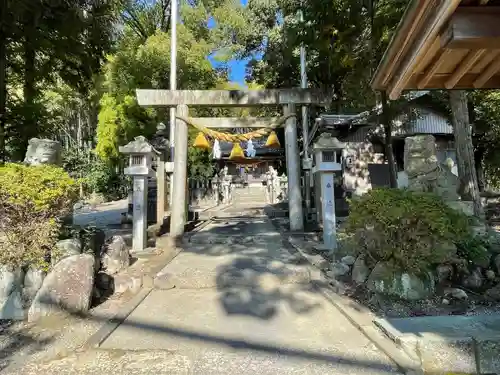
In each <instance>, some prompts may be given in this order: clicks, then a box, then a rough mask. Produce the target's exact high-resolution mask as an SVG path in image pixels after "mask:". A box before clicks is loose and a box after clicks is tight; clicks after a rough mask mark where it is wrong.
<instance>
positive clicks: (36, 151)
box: [24, 138, 62, 165]
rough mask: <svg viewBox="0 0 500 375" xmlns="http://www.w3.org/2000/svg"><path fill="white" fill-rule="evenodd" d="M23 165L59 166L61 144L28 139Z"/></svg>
mask: <svg viewBox="0 0 500 375" xmlns="http://www.w3.org/2000/svg"><path fill="white" fill-rule="evenodd" d="M24 163H25V164H28V165H41V164H54V165H61V164H62V159H61V144H60V143H59V142H57V141H51V140H50V139H38V138H32V139H30V140H29V144H28V149H27V150H26V155H25V157H24Z"/></svg>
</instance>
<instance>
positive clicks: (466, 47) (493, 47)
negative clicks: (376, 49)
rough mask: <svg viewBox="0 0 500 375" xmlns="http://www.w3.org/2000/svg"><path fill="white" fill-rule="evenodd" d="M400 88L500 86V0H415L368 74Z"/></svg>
mask: <svg viewBox="0 0 500 375" xmlns="http://www.w3.org/2000/svg"><path fill="white" fill-rule="evenodd" d="M371 84H372V88H373V89H375V90H381V91H387V93H388V95H389V98H390V99H392V100H395V99H397V98H399V96H400V95H401V92H402V91H403V90H425V89H448V90H450V89H482V88H500V0H413V1H412V2H411V3H410V4H409V6H408V8H407V10H406V12H405V14H404V16H403V18H402V20H401V22H400V24H399V26H398V28H397V30H396V31H395V34H394V36H393V38H392V40H391V43H390V44H389V47H388V48H387V50H386V52H385V54H384V57H383V58H382V61H381V62H380V64H379V66H378V68H377V71H376V72H375V75H374V77H373V79H372V83H371Z"/></svg>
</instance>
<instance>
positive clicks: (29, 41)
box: [18, 11, 38, 159]
mask: <svg viewBox="0 0 500 375" xmlns="http://www.w3.org/2000/svg"><path fill="white" fill-rule="evenodd" d="M35 13H36V11H34V12H30V11H27V12H26V15H25V17H26V19H25V24H24V28H25V33H26V35H25V39H24V45H23V49H24V51H23V52H24V56H23V59H24V61H23V64H24V83H23V98H24V118H23V120H24V123H23V126H22V132H21V143H20V149H19V150H18V153H19V155H18V157H19V158H21V159H22V158H23V157H24V154H25V153H26V150H27V148H28V142H29V140H30V139H31V138H33V137H36V136H37V135H38V129H37V114H36V96H37V89H36V50H35V45H36V32H37V31H36V23H37V15H36V14H35Z"/></svg>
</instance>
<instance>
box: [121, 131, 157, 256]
mask: <svg viewBox="0 0 500 375" xmlns="http://www.w3.org/2000/svg"><path fill="white" fill-rule="evenodd" d="M119 150H120V153H122V154H125V155H128V157H129V163H128V167H126V168H125V171H124V172H125V174H126V175H128V176H132V178H133V193H132V194H133V195H132V203H133V206H134V209H133V224H132V225H133V229H132V232H133V237H132V250H133V251H135V252H137V251H142V250H144V249H145V248H146V247H147V241H148V236H147V226H148V220H147V217H148V216H147V210H148V177H152V176H154V170H153V168H152V158H153V155H154V149H153V146H151V145H150V144H149V143H148V141H147V140H146V138H144V137H143V136H139V137H136V138H135V139H134V140H133V141H132V142H130V143H128V144H127V145H125V146H120V147H119Z"/></svg>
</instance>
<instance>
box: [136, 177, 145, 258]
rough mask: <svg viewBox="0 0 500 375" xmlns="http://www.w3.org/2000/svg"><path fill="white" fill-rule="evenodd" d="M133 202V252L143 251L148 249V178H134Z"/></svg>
mask: <svg viewBox="0 0 500 375" xmlns="http://www.w3.org/2000/svg"><path fill="white" fill-rule="evenodd" d="M132 200H133V202H134V211H133V222H134V224H133V238H132V250H133V251H141V250H143V249H145V248H146V247H147V243H148V235H147V229H148V224H147V202H148V180H147V177H142V176H141V177H134V188H133V195H132Z"/></svg>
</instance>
